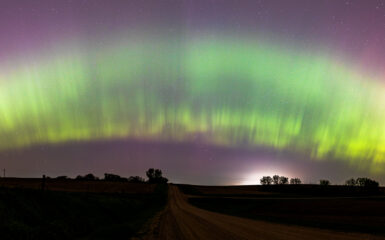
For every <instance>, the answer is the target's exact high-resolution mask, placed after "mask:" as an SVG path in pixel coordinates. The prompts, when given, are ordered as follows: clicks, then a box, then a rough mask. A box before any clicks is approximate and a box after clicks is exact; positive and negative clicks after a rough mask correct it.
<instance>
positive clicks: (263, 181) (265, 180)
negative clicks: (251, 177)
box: [260, 176, 273, 185]
mask: <svg viewBox="0 0 385 240" xmlns="http://www.w3.org/2000/svg"><path fill="white" fill-rule="evenodd" d="M260 182H261V184H262V185H271V183H272V182H273V179H272V178H271V177H270V176H263V177H262V178H261V179H260Z"/></svg>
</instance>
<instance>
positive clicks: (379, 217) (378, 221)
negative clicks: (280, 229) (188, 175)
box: [180, 185, 385, 238]
mask: <svg viewBox="0 0 385 240" xmlns="http://www.w3.org/2000/svg"><path fill="white" fill-rule="evenodd" d="M180 188H181V189H182V190H183V191H184V192H185V193H186V194H189V196H190V197H189V200H188V201H189V203H190V204H192V205H194V206H197V207H199V208H203V209H206V210H210V211H214V212H218V213H223V214H227V215H233V216H239V217H244V218H249V219H255V220H263V221H268V222H272V223H280V224H288V225H293V226H304V227H315V228H320V229H329V230H335V231H339V232H346V233H347V232H349V233H351V232H356V233H368V234H375V235H377V236H381V237H384V238H385V217H384V216H385V195H384V194H383V193H382V192H381V191H371V190H365V189H359V188H348V187H344V186H330V187H326V188H325V187H323V188H322V187H320V186H311V185H310V186H309V185H302V186H290V185H289V186H282V187H281V186H269V187H265V188H264V187H262V186H239V187H237V186H234V187H203V186H191V185H182V186H180Z"/></svg>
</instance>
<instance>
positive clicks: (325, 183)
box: [319, 179, 330, 186]
mask: <svg viewBox="0 0 385 240" xmlns="http://www.w3.org/2000/svg"><path fill="white" fill-rule="evenodd" d="M319 185H321V186H329V185H330V181H329V180H327V179H321V180H319Z"/></svg>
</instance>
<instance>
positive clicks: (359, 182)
mask: <svg viewBox="0 0 385 240" xmlns="http://www.w3.org/2000/svg"><path fill="white" fill-rule="evenodd" d="M260 183H261V185H272V184H275V185H285V184H289V183H290V184H294V185H295V184H301V183H302V181H301V179H299V178H291V179H290V181H289V178H288V177H285V176H279V175H274V176H273V177H270V176H263V177H262V178H261V179H260ZM319 184H320V185H322V186H329V185H330V181H329V180H327V179H321V180H320V181H319ZM345 185H346V186H351V187H354V186H358V187H367V188H368V187H373V188H378V187H379V183H378V182H377V181H375V180H373V179H370V178H366V177H360V178H357V179H354V178H351V179H348V180H346V182H345Z"/></svg>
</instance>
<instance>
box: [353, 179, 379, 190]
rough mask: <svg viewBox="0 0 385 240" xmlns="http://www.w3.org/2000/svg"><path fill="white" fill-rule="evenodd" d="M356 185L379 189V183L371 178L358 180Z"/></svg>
mask: <svg viewBox="0 0 385 240" xmlns="http://www.w3.org/2000/svg"><path fill="white" fill-rule="evenodd" d="M356 184H357V185H358V186H360V187H366V188H378V186H379V183H378V182H376V181H374V180H372V179H370V178H357V180H356Z"/></svg>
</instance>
